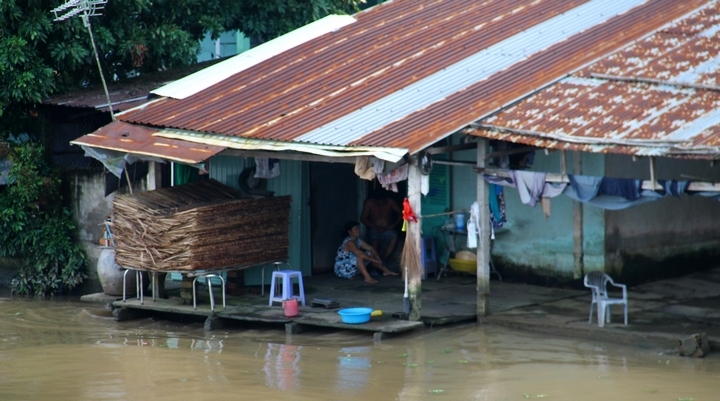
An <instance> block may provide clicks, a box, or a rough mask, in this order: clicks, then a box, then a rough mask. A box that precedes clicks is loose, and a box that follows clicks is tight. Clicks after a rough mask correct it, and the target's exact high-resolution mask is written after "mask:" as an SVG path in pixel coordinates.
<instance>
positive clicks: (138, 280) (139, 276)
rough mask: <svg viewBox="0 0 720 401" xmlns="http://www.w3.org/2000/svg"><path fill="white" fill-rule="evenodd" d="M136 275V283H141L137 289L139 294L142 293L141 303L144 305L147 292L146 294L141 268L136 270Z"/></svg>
mask: <svg viewBox="0 0 720 401" xmlns="http://www.w3.org/2000/svg"><path fill="white" fill-rule="evenodd" d="M135 277H136V279H135V283H140V284H139V286H138V289H137V291H138V294H140V305H144V304H145V294H144V292H145V291H144V290H143V279H142V272H141V271H140V270H136V275H135Z"/></svg>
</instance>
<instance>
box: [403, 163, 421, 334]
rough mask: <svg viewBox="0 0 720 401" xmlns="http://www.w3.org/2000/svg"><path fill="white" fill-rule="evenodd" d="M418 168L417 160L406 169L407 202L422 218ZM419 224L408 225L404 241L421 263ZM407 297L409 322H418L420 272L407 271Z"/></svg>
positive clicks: (419, 312)
mask: <svg viewBox="0 0 720 401" xmlns="http://www.w3.org/2000/svg"><path fill="white" fill-rule="evenodd" d="M420 180H421V176H420V168H419V167H418V164H417V159H415V160H413V162H412V163H411V165H410V168H409V169H408V196H407V197H408V201H409V202H410V207H412V209H413V211H414V212H415V215H416V216H422V209H421V207H420ZM420 236H421V234H420V222H417V223H411V222H409V223H408V227H407V235H406V236H405V241H412V242H413V244H414V245H415V251H416V252H417V257H418V260H420V261H422V257H421V256H422V255H421V254H420ZM408 272H409V274H408V295H409V298H410V316H409V317H408V319H409V320H415V321H417V320H420V316H421V309H422V272H420V273H418V272H417V271H413V270H409V271H408Z"/></svg>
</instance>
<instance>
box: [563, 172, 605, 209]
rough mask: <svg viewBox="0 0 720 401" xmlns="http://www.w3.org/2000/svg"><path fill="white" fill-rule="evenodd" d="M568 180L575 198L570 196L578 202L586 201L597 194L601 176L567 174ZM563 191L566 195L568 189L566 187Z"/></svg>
mask: <svg viewBox="0 0 720 401" xmlns="http://www.w3.org/2000/svg"><path fill="white" fill-rule="evenodd" d="M568 181H570V188H571V189H572V191H573V192H574V194H575V197H576V198H577V199H575V198H573V197H572V196H571V198H573V199H575V200H579V201H580V202H586V201H589V200H590V199H593V198H595V197H596V196H597V195H598V191H599V190H600V183H601V182H602V177H591V176H587V175H575V174H568ZM565 191H566V192H564V193H565V195H567V191H568V189H567V188H566V190H565Z"/></svg>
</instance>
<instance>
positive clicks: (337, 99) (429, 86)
mask: <svg viewBox="0 0 720 401" xmlns="http://www.w3.org/2000/svg"><path fill="white" fill-rule="evenodd" d="M703 4H706V1H705V0H686V1H682V2H678V1H674V0H626V1H616V0H568V1H562V2H561V1H556V0H487V1H482V2H481V1H477V2H466V1H442V0H423V1H417V0H393V1H392V2H388V3H384V4H381V5H379V6H376V7H373V8H372V9H370V10H368V11H365V12H362V13H359V14H357V15H356V16H355V18H356V19H357V22H356V23H353V24H350V25H348V26H345V27H343V28H341V29H338V30H337V31H335V32H332V33H329V34H326V35H323V36H321V37H318V38H316V39H314V40H311V41H308V42H306V43H304V44H302V45H299V46H296V47H294V48H292V49H290V50H288V51H285V52H283V53H280V54H278V55H276V56H274V57H271V58H269V59H267V60H265V61H263V62H261V63H259V64H257V65H254V66H252V67H249V68H247V69H245V70H244V71H243V72H242V73H240V74H235V75H233V76H231V77H229V78H227V79H225V80H223V81H222V85H214V86H211V87H209V88H207V89H205V90H202V91H200V92H198V93H196V94H194V95H192V96H189V97H187V98H185V99H181V100H178V99H169V98H166V99H162V100H160V101H157V102H155V103H153V104H150V105H148V106H146V107H144V108H142V109H139V110H133V111H129V112H126V113H125V114H124V115H121V116H120V117H119V118H121V119H123V120H125V121H128V122H133V123H141V124H148V125H155V126H159V127H173V128H179V129H185V130H191V131H199V132H208V133H215V134H220V135H228V136H241V137H246V138H256V139H268V140H280V141H309V142H312V143H320V144H324V143H329V144H339V145H353V146H354V145H365V146H386V147H397V148H407V149H409V150H410V152H411V153H414V152H416V151H418V150H420V149H422V148H424V147H426V146H427V145H429V144H432V143H434V142H436V141H438V140H440V139H442V138H443V137H445V136H447V135H449V134H451V133H452V132H455V131H456V130H458V129H460V128H462V127H464V126H467V125H468V124H470V123H472V122H474V121H477V120H478V119H480V118H482V117H484V116H486V115H488V114H489V113H491V112H493V111H495V110H497V109H498V108H499V107H501V106H502V105H504V104H508V103H509V102H512V101H514V100H515V99H518V98H520V97H522V96H526V95H528V94H529V93H531V92H533V91H535V90H536V89H538V88H541V87H543V86H545V85H547V84H548V83H550V82H552V81H554V80H557V79H559V78H561V77H562V76H564V75H566V74H568V73H570V72H572V71H575V70H577V69H578V68H581V67H582V66H584V65H587V64H588V63H589V62H591V61H593V60H595V59H597V58H598V57H600V56H602V55H605V54H607V53H609V52H610V51H614V50H616V49H618V48H620V47H623V46H625V45H627V44H628V43H631V42H632V41H634V40H637V39H640V38H642V37H643V36H645V35H647V34H648V33H650V32H652V31H653V30H656V29H658V28H660V27H662V26H663V25H665V24H666V23H668V22H669V21H672V20H674V19H676V18H678V17H681V16H683V15H685V14H686V13H688V12H690V11H692V10H693V9H695V8H696V7H698V6H700V5H703Z"/></svg>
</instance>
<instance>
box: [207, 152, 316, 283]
mask: <svg viewBox="0 0 720 401" xmlns="http://www.w3.org/2000/svg"><path fill="white" fill-rule="evenodd" d="M253 163H254V162H253V161H252V159H248V160H247V161H245V160H244V158H242V157H230V156H215V157H213V159H212V160H211V161H210V177H211V178H214V179H216V180H218V181H220V182H222V183H224V184H226V185H228V186H231V187H233V188H237V189H239V186H238V177H239V176H240V173H241V172H242V170H243V169H244V168H245V165H252V164H253ZM309 187H310V184H309V168H308V165H307V163H306V162H300V161H294V160H281V161H280V176H279V177H275V178H272V179H269V180H267V187H266V188H267V189H268V190H270V191H274V192H275V196H281V195H290V196H292V199H293V200H292V204H291V206H290V258H289V262H290V264H291V265H292V267H293V269H294V270H300V271H302V272H303V275H304V276H308V275H310V273H311V271H312V269H311V261H310V255H311V251H310V235H309V232H310V231H309V230H310V209H309V208H308V207H307V202H308V196H309V193H310V192H309ZM270 271H271V268H266V269H265V283H266V284H269V283H270V275H271V273H270ZM260 279H261V267H255V268H251V269H247V270H245V284H246V285H259V284H260V281H261V280H260Z"/></svg>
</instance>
